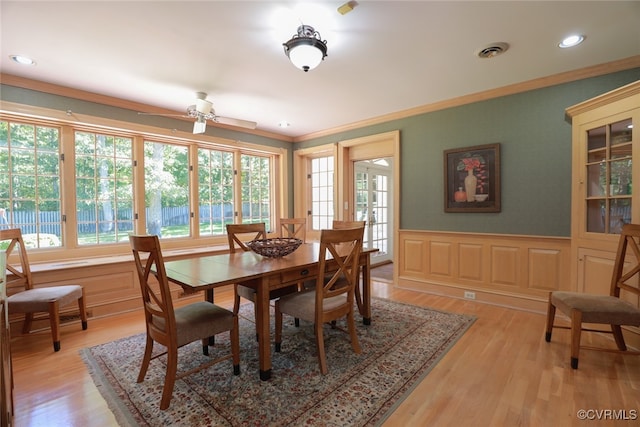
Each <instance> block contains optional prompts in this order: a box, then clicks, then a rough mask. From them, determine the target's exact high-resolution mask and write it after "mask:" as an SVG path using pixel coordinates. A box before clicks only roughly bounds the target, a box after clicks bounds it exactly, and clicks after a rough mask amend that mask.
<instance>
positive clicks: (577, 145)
mask: <svg viewBox="0 0 640 427" xmlns="http://www.w3.org/2000/svg"><path fill="white" fill-rule="evenodd" d="M566 113H567V116H568V117H569V118H571V124H572V141H573V142H572V144H573V145H572V173H571V177H572V185H571V194H572V196H571V197H572V198H571V214H572V216H571V218H572V223H571V252H572V253H571V255H572V257H571V259H572V263H573V265H572V268H571V279H572V282H571V283H572V285H573V286H574V288H575V289H576V290H577V291H580V292H586V293H591V294H603V295H607V294H608V293H609V285H610V281H611V272H612V268H613V260H614V258H615V253H616V249H617V243H618V238H619V234H620V230H621V228H622V225H623V224H625V223H630V222H632V223H638V222H640V81H636V82H634V83H631V84H629V85H626V86H623V87H621V88H619V89H616V90H613V91H611V92H608V93H605V94H603V95H600V96H598V97H595V98H593V99H590V100H588V101H585V102H582V103H580V104H577V105H574V106H572V107H569V108H567V110H566ZM634 126H635V128H634ZM634 160H635V162H634ZM635 303H636V304H637V303H638V301H635Z"/></svg>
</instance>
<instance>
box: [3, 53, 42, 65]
mask: <svg viewBox="0 0 640 427" xmlns="http://www.w3.org/2000/svg"><path fill="white" fill-rule="evenodd" d="M9 58H11V60H12V61H13V62H17V63H18V64H21V65H36V61H34V60H33V59H31V58H29V57H28V56H23V55H9Z"/></svg>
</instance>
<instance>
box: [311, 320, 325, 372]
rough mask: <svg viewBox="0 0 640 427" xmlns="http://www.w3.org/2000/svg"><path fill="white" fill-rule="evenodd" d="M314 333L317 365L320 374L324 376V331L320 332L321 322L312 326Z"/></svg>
mask: <svg viewBox="0 0 640 427" xmlns="http://www.w3.org/2000/svg"><path fill="white" fill-rule="evenodd" d="M314 328H315V331H316V346H317V347H318V363H319V365H320V373H321V374H322V375H326V374H327V372H328V370H327V357H326V354H325V351H324V331H323V330H322V322H318V321H316V322H315V325H314Z"/></svg>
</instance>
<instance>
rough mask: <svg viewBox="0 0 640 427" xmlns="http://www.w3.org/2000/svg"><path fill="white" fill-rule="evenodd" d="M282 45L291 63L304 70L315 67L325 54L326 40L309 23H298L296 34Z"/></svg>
mask: <svg viewBox="0 0 640 427" xmlns="http://www.w3.org/2000/svg"><path fill="white" fill-rule="evenodd" d="M282 45H283V46H284V53H285V54H286V55H287V57H288V58H289V60H290V61H291V63H292V64H293V65H295V66H296V68H299V69H301V70H302V71H304V72H307V71H309V70H313V69H314V68H316V67H317V66H318V65H319V64H320V62H322V60H323V59H324V58H325V57H326V56H327V41H326V40H322V39H321V38H320V33H318V32H317V31H316V30H315V29H314V28H313V27H312V26H310V25H300V26H299V27H298V34H295V35H294V36H293V37H291V40H289V41H288V42H286V43H283V44H282Z"/></svg>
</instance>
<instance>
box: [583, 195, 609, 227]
mask: <svg viewBox="0 0 640 427" xmlns="http://www.w3.org/2000/svg"><path fill="white" fill-rule="evenodd" d="M605 212H606V210H605V201H604V199H599V200H587V231H589V232H592V233H604V231H605V230H604V221H605Z"/></svg>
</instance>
